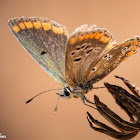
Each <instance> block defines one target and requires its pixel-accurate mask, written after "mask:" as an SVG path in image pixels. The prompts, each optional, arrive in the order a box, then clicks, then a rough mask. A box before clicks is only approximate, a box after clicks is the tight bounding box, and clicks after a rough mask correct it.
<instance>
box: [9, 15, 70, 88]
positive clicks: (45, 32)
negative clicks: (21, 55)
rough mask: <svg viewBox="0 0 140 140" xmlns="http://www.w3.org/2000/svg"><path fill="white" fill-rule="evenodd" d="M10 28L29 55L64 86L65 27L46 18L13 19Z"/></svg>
mask: <svg viewBox="0 0 140 140" xmlns="http://www.w3.org/2000/svg"><path fill="white" fill-rule="evenodd" d="M8 23H9V26H10V29H11V30H12V32H13V33H14V35H15V37H16V38H17V39H18V40H19V42H20V43H21V45H22V46H23V47H24V48H25V49H26V50H27V51H28V52H29V54H30V55H31V56H32V57H33V58H34V59H35V60H36V61H37V62H38V63H39V64H40V65H41V67H42V68H43V69H45V71H47V72H48V73H49V74H50V75H51V76H52V77H53V78H54V79H55V80H56V81H58V82H59V83H60V84H62V85H63V86H64V85H65V83H66V81H65V78H64V75H65V51H66V44H67V40H68V33H67V30H66V29H65V27H64V26H62V25H60V24H58V23H56V22H54V21H51V20H49V19H46V18H38V17H30V18H25V17H21V18H12V19H10V20H9V22H8Z"/></svg>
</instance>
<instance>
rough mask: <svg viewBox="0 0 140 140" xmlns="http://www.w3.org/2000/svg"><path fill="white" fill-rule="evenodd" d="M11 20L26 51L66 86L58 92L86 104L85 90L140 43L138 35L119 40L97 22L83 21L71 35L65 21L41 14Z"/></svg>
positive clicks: (89, 88) (88, 89) (11, 27)
mask: <svg viewBox="0 0 140 140" xmlns="http://www.w3.org/2000/svg"><path fill="white" fill-rule="evenodd" d="M8 24H9V27H10V29H11V30H12V32H13V34H14V35H15V37H16V38H17V39H18V40H19V42H20V43H21V45H22V46H23V47H24V48H25V49H26V50H27V52H28V53H29V54H30V55H31V56H32V57H33V58H34V59H35V60H36V61H37V62H38V63H39V64H40V66H41V67H42V68H43V69H44V70H45V71H47V72H48V73H49V74H50V75H51V76H52V77H53V78H54V79H55V80H56V81H57V82H58V83H60V84H61V85H62V86H63V88H62V93H61V94H59V93H58V95H60V96H61V97H65V98H70V97H72V96H73V97H74V98H78V97H80V98H81V99H82V101H83V103H84V104H85V105H87V104H86V103H85V101H87V102H88V103H90V101H89V100H88V99H87V98H86V97H85V94H86V93H88V92H89V91H91V90H92V89H94V87H93V84H94V83H96V82H98V81H100V80H101V79H103V78H104V77H105V76H107V75H108V74H109V73H110V72H111V71H112V70H114V69H115V68H116V67H117V66H118V65H119V64H120V63H121V62H123V61H124V60H126V59H127V58H128V57H129V56H131V55H132V54H135V53H136V52H137V49H138V48H139V46H140V37H139V36H135V37H133V38H130V39H128V40H125V41H123V42H122V43H117V42H116V41H115V40H114V39H113V36H112V34H111V33H110V32H109V31H107V30H106V29H104V28H98V27H97V26H96V25H87V24H84V25H81V26H80V27H78V28H76V30H75V31H74V32H73V33H72V34H71V35H70V36H69V35H68V32H67V30H66V28H65V27H64V26H63V25H61V24H59V23H56V22H54V21H52V20H49V19H47V18H42V17H29V18H27V17H21V18H12V19H10V20H9V21H8ZM35 97H36V96H35ZM32 99H33V98H32ZM32 99H31V100H32ZM29 101H30V100H29Z"/></svg>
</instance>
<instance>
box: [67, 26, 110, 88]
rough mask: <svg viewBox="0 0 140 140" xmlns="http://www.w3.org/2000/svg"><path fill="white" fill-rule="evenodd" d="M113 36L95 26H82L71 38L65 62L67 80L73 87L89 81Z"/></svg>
mask: <svg viewBox="0 0 140 140" xmlns="http://www.w3.org/2000/svg"><path fill="white" fill-rule="evenodd" d="M110 42H112V35H111V34H110V33H109V32H108V31H107V30H105V29H101V28H97V27H96V26H95V25H82V26H80V27H79V28H77V29H76V30H75V32H74V33H73V34H72V35H71V36H70V38H69V41H68V45H67V50H66V62H65V78H66V82H67V83H68V85H70V86H71V87H73V88H74V87H77V86H81V85H83V84H85V83H87V82H88V81H89V79H88V77H87V76H88V75H89V73H90V72H91V71H92V68H93V66H94V65H95V64H96V63H97V62H98V60H99V58H100V57H101V56H102V55H103V54H104V52H105V50H106V48H107V46H108V44H109V43H110Z"/></svg>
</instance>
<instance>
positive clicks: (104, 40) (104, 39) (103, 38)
mask: <svg viewBox="0 0 140 140" xmlns="http://www.w3.org/2000/svg"><path fill="white" fill-rule="evenodd" d="M110 39H111V37H107V36H102V37H101V38H100V41H101V42H103V43H107V42H109V41H110Z"/></svg>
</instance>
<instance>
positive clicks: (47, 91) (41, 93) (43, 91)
mask: <svg viewBox="0 0 140 140" xmlns="http://www.w3.org/2000/svg"><path fill="white" fill-rule="evenodd" d="M61 89H62V88H55V89H50V90H46V91H43V92H41V93H39V94H37V95H35V96H34V97H32V98H31V99H29V100H28V101H26V104H27V103H29V102H31V101H32V100H33V99H34V98H35V97H37V96H39V95H41V94H43V93H45V92H48V91H52V90H61Z"/></svg>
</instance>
